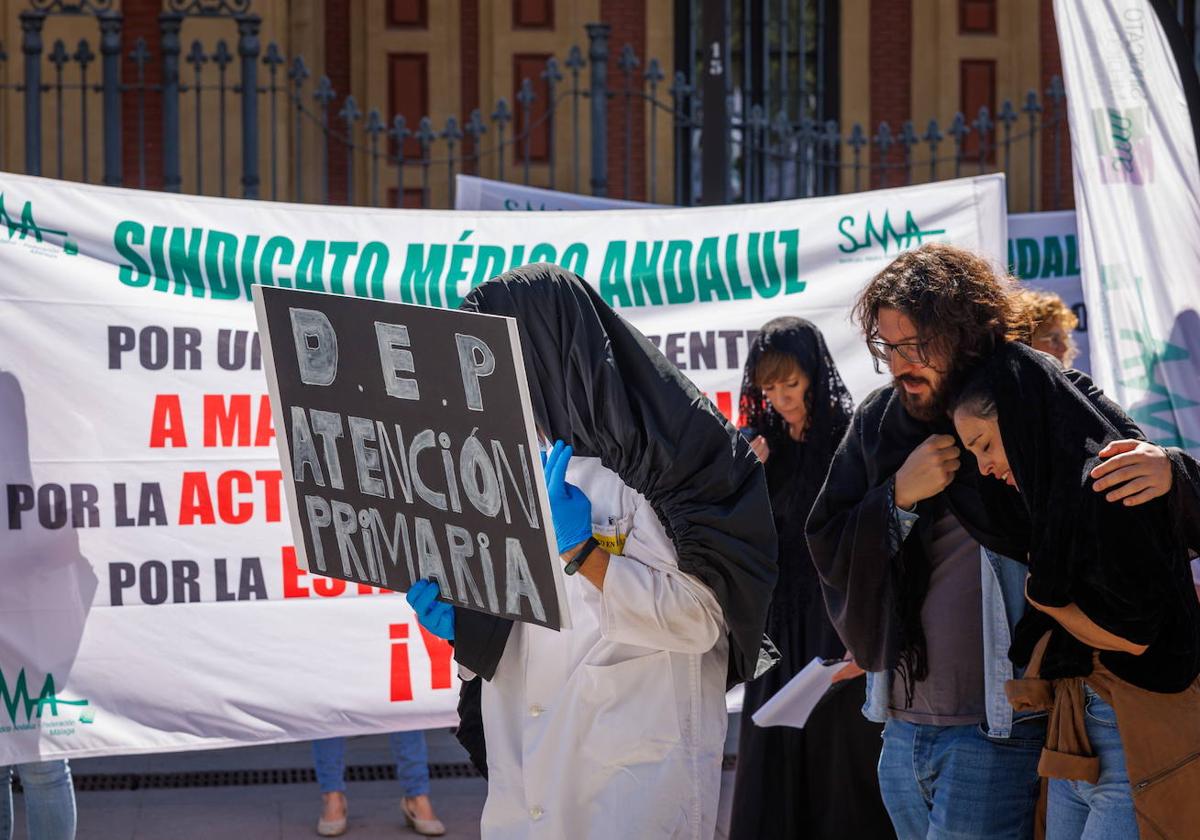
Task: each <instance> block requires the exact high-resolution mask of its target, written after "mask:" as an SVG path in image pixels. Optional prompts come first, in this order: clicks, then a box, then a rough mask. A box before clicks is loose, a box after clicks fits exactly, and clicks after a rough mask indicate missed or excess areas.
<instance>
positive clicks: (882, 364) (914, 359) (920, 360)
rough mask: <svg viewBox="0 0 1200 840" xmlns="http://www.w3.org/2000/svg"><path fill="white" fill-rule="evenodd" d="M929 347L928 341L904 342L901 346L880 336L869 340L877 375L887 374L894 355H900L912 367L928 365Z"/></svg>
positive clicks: (868, 346)
mask: <svg viewBox="0 0 1200 840" xmlns="http://www.w3.org/2000/svg"><path fill="white" fill-rule="evenodd" d="M928 346H929V342H928V341H903V342H901V343H899V344H892V343H890V342H887V341H884V340H883V339H881V338H879V337H878V336H876V337H875V338H869V339H867V349H868V350H869V351H871V361H872V362H874V363H875V372H876V373H884V372H885V370H886V369H887V368H888V366H889V365H890V364H891V361H892V353H896V354H898V355H899V356H900V358H901V359H904V361H906V362H908V363H909V364H910V365H928V364H929V354H928V352H926V348H927V347H928Z"/></svg>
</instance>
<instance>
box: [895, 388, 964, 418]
mask: <svg viewBox="0 0 1200 840" xmlns="http://www.w3.org/2000/svg"><path fill="white" fill-rule="evenodd" d="M905 378H906V377H897V378H895V379H893V380H892V387H894V388H895V389H896V393H897V394H899V395H900V404H901V405H902V406H904V410H905V411H907V412H908V413H909V414H910V415H911V416H912V417H914V418H915V419H917V420H920V421H921V422H923V423H932V422H934V421H936V420H939V419H942V418H944V417H945V416H946V414H947V412H948V411H949V408H950V406H949V402H950V389H949V388H948V387H947V384H946V380H945V379H944V378H943V380H942V381H941V382H940V383H939V384H937V385H934V384H933V383H931V382H930V381H929V380H928V379H920V380H917V379H916V377H913V378H912V379H910V380H909V381H920V382H923V383H925V384H926V385H928V386H929V389H930V390H929V392H928V393H923V394H910V393H909V392H908V391H907V390H906V389H905V387H904V384H903V380H904V379H905Z"/></svg>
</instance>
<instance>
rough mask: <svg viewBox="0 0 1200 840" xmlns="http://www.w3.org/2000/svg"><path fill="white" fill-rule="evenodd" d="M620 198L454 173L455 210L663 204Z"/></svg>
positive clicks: (620, 207)
mask: <svg viewBox="0 0 1200 840" xmlns="http://www.w3.org/2000/svg"><path fill="white" fill-rule="evenodd" d="M660 206H662V205H658V204H643V203H642V202H640V201H623V200H621V199H619V198H597V197H596V196H594V195H581V194H578V193H569V192H560V191H559V190H544V189H542V188H541V187H527V186H525V185H524V184H512V183H509V182H508V181H493V180H492V179H490V178H478V177H476V176H474V175H455V176H454V209H455V210H508V211H513V210H636V209H645V208H647V207H660Z"/></svg>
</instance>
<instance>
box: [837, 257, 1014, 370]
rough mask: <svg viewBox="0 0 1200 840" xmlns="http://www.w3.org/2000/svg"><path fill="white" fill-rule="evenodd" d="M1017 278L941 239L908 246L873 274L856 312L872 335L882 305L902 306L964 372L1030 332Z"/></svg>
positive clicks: (933, 345)
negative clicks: (1022, 313)
mask: <svg viewBox="0 0 1200 840" xmlns="http://www.w3.org/2000/svg"><path fill="white" fill-rule="evenodd" d="M1014 289H1015V281H1014V280H1013V279H1012V278H1010V277H1008V276H1006V275H1001V274H997V273H996V271H994V270H993V269H992V267H991V265H989V264H988V262H987V260H985V259H984V258H983V257H981V256H979V255H978V254H974V253H972V252H971V251H968V250H966V249H964V248H958V247H956V246H954V245H945V244H941V243H937V244H928V245H922V246H921V247H920V248H917V249H915V250H912V251H906V252H905V253H903V254H901V255H900V256H898V257H896V259H894V260H892V262H891V263H890V264H889V265H888V266H887V267H886V268H885V269H883V271H881V272H879V273H878V274H876V275H875V277H874V278H872V280H871V282H870V283H868V284H867V287H866V288H865V289H863V291H862V293H861V294H860V295H859V297H858V300H857V301H856V302H855V304H854V312H853V317H854V320H855V321H857V322H858V323H859V324H860V325H861V326H862V328H863V332H864V333H865V334H866V335H867V337H868V338H874V337H875V336H876V335H877V334H878V331H879V310H880V309H883V308H884V307H889V308H892V309H896V310H898V311H899V312H901V313H903V314H904V315H906V316H907V317H908V318H910V319H911V320H912V322H913V323H914V324H915V325H916V327H917V333H918V335H917V337H918V338H919V340H920V341H922V342H927V343H928V344H929V346H930V347H931V348H932V349H934V350H935V351H936V352H937V354H938V355H939V356H941V358H943V359H948V360H950V367H951V369H950V370H948V371H943V373H949V374H961V373H962V372H963V371H966V370H968V369H969V368H971V367H972V366H973V365H974V364H975V363H976V362H977V361H978V360H979V359H981V358H982V357H984V356H986V355H987V354H989V353H990V352H991V351H992V350H993V349H995V348H996V347H997V346H998V345H999V344H1000V343H1001V342H1002V341H1004V340H1005V339H1014V340H1020V339H1022V338H1025V339H1026V340H1028V336H1027V335H1026V334H1025V331H1026V330H1027V329H1028V326H1027V324H1026V322H1025V321H1024V320H1023V319H1022V318H1021V317H1020V309H1019V308H1018V307H1017V305H1016V302H1015V300H1014Z"/></svg>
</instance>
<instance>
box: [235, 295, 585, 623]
mask: <svg viewBox="0 0 1200 840" xmlns="http://www.w3.org/2000/svg"><path fill="white" fill-rule="evenodd" d="M255 291H256V294H255V301H254V303H255V310H256V314H257V316H258V329H259V335H261V336H263V339H264V341H263V351H264V353H263V355H264V360H265V362H266V370H267V385H268V388H269V389H270V393H271V407H272V409H273V417H274V419H275V428H276V429H277V430H280V431H279V433H278V434H277V437H276V439H277V441H278V443H279V457H280V461H281V463H282V466H283V473H284V481H283V487H284V491H285V495H286V497H287V503H288V510H289V511H290V513H291V520H292V536H293V538H294V539H295V541H296V553H297V560H298V561H299V565H300V566H301V567H302V568H305V569H307V570H308V571H309V572H312V573H314V574H322V575H329V576H332V577H336V578H341V579H343V580H347V581H350V582H352V583H364V584H368V585H373V586H381V587H384V588H386V589H391V590H402V591H407V590H408V589H410V588H411V587H412V584H413V583H414V582H415V581H417V580H419V579H421V578H425V579H431V580H436V581H437V583H438V585H439V588H440V590H441V595H442V600H444V601H447V602H449V603H452V604H456V605H458V606H461V607H466V608H467V609H474V610H479V611H481V612H486V613H489V614H491V615H498V616H500V617H502V618H509V619H514V620H516V621H528V622H531V623H534V624H539V625H541V626H543V627H551V628H553V629H555V630H559V629H561V628H562V627H563V626H564V622H565V619H566V618H567V608H566V598H565V594H564V590H563V580H562V561H560V560H559V559H558V551H557V550H556V548H555V547H554V545H553V544H552V540H553V535H552V533H551V531H550V528H549V527H547V524H548V523H549V522H550V516H549V513H550V507H549V501H548V500H547V498H546V488H545V485H544V483H542V482H539V481H537V480H536V478H535V476H536V475H537V473H538V470H539V466H540V465H539V464H538V463H537V456H536V454H535V453H536V452H537V449H538V447H537V435H536V432H535V429H534V423H533V409H532V407H531V406H530V403H529V386H528V382H527V380H526V379H525V363H524V359H523V358H522V356H521V352H520V345H519V339H518V338H517V327H516V322H515V321H513V320H512V319H511V318H500V317H495V316H490V315H477V314H474V313H470V312H454V311H446V310H439V309H432V308H430V307H425V306H411V305H407V304H402V303H390V302H383V301H370V300H363V299H361V298H350V297H344V296H341V295H329V294H319V293H316V292H301V291H296V290H293V289H279V288H271V287H268V286H258V287H256V290H255ZM426 452H428V453H429V454H426V455H424V457H422V453H426ZM430 462H432V466H430ZM447 569H449V570H450V571H449V573H447Z"/></svg>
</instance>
